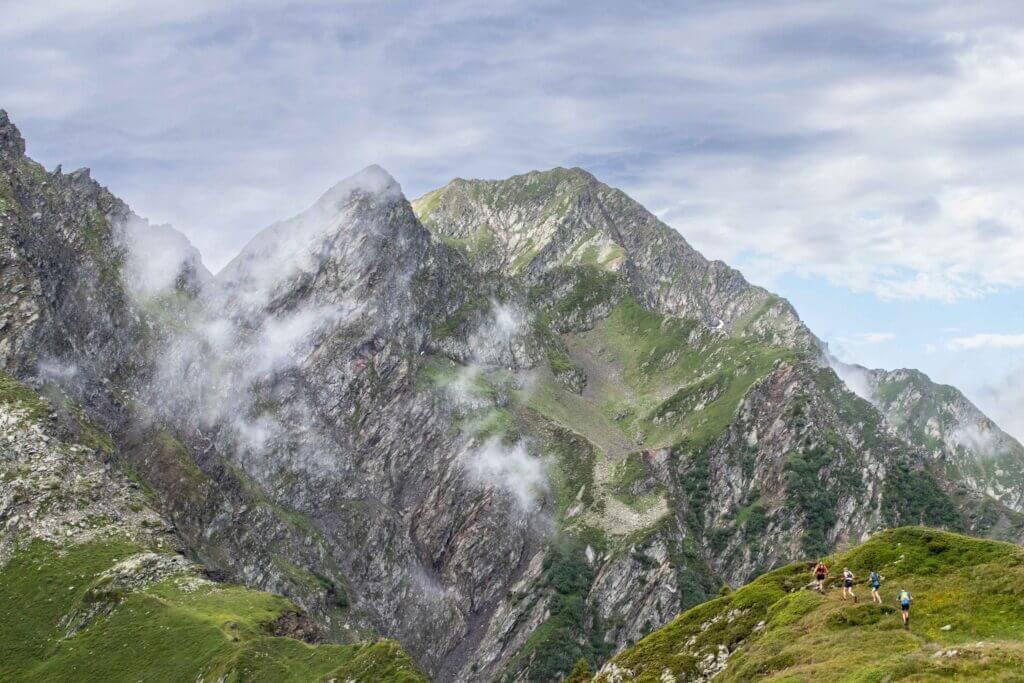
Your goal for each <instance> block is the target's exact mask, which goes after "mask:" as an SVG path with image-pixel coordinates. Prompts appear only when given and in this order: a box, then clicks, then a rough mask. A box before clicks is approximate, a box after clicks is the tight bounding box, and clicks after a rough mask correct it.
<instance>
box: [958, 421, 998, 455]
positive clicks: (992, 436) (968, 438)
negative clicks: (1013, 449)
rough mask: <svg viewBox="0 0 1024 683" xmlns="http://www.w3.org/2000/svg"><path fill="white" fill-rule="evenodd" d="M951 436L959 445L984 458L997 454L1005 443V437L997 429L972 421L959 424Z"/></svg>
mask: <svg viewBox="0 0 1024 683" xmlns="http://www.w3.org/2000/svg"><path fill="white" fill-rule="evenodd" d="M949 438H950V439H951V440H952V441H953V442H954V443H956V444H957V445H959V446H962V447H963V448H966V449H967V450H969V451H971V452H972V453H974V454H975V455H977V456H980V457H984V458H991V457H994V456H996V455H997V454H998V451H999V450H1001V448H1000V447H1001V446H1002V445H1003V443H1002V442H1003V439H1002V438H1000V434H999V433H998V432H997V431H996V430H995V429H992V428H991V427H986V426H984V425H978V424H972V423H965V424H961V425H959V426H958V427H957V428H956V429H955V430H954V431H953V432H952V433H951V434H950V435H949Z"/></svg>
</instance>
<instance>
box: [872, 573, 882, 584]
mask: <svg viewBox="0 0 1024 683" xmlns="http://www.w3.org/2000/svg"><path fill="white" fill-rule="evenodd" d="M871 583H873V584H875V585H876V586H877V585H878V584H880V583H882V577H881V576H879V575H878V572H871Z"/></svg>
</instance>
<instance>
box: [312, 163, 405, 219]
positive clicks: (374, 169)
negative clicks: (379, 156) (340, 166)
mask: <svg viewBox="0 0 1024 683" xmlns="http://www.w3.org/2000/svg"><path fill="white" fill-rule="evenodd" d="M354 194H363V195H367V196H371V197H380V198H381V199H383V200H396V199H400V198H402V197H403V195H402V186H401V185H399V184H398V181H397V180H395V179H394V178H393V177H392V176H391V174H390V173H388V172H387V171H385V170H384V169H383V168H381V167H380V166H378V165H377V164H371V165H369V166H367V167H366V168H364V169H362V170H361V171H359V172H357V173H354V174H352V175H350V176H348V177H347V178H345V179H343V180H341V181H339V182H337V183H335V185H334V186H333V187H331V189H329V190H327V192H325V193H324V194H323V195H322V196H321V197H320V199H319V200H318V201H317V206H319V207H321V208H328V209H336V208H338V207H340V206H341V205H342V204H344V203H346V202H347V201H348V200H349V199H350V198H351V197H352V195H354Z"/></svg>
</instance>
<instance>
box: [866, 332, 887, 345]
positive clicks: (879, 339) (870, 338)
mask: <svg viewBox="0 0 1024 683" xmlns="http://www.w3.org/2000/svg"><path fill="white" fill-rule="evenodd" d="M856 338H857V339H858V340H860V341H862V342H864V343H865V344H881V343H883V342H887V341H892V340H893V339H895V338H896V335H895V334H893V333H892V332H862V333H861V334H858V335H857V337H856Z"/></svg>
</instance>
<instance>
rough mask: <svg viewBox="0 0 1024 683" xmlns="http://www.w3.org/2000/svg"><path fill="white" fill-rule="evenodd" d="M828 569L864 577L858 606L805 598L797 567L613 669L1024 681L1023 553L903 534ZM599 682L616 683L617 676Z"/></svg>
mask: <svg viewBox="0 0 1024 683" xmlns="http://www.w3.org/2000/svg"><path fill="white" fill-rule="evenodd" d="M830 564H831V567H832V568H833V571H834V572H835V573H838V572H841V571H842V568H843V567H844V566H848V567H850V569H851V570H852V571H853V572H854V573H855V574H856V575H857V576H858V577H859V579H860V583H859V585H858V586H857V590H858V592H859V595H860V598H861V600H860V603H859V604H853V603H852V602H844V601H842V600H841V599H840V591H839V590H838V588H837V587H833V588H832V589H830V590H829V591H827V592H826V594H825V595H819V594H818V593H817V592H815V591H811V590H807V589H806V585H807V583H808V581H809V579H810V574H809V570H808V565H807V564H806V563H797V564H792V565H789V566H787V567H784V568H782V569H779V570H776V571H773V572H771V573H769V574H766V575H764V576H762V577H760V578H758V579H757V580H755V581H753V582H751V583H750V584H748V585H747V586H745V587H743V588H741V589H739V590H737V591H735V592H733V593H730V594H727V595H725V596H722V597H720V598H717V599H716V600H712V601H710V602H707V603H704V604H702V605H699V606H697V607H694V608H693V609H691V610H689V611H687V612H685V613H683V614H682V615H680V616H679V617H677V618H676V619H675V620H674V621H672V622H671V623H670V624H668V625H667V626H665V627H664V628H662V629H660V630H658V631H655V632H654V633H652V634H651V635H650V636H648V637H647V638H645V639H643V640H642V641H640V642H639V643H638V644H637V645H636V646H635V647H633V648H631V649H629V650H626V651H625V652H623V653H621V654H620V655H619V656H617V657H616V658H615V659H614V660H613V661H612V663H611V665H610V668H611V667H615V668H618V669H619V670H622V671H625V672H628V673H626V674H625V676H626V677H625V678H624V679H623V680H639V681H659V680H663V679H662V676H663V674H665V672H667V673H668V674H671V675H672V676H675V677H676V678H677V679H679V680H682V679H683V678H684V677H693V676H696V675H700V674H705V675H706V674H707V672H708V671H709V668H708V667H709V662H712V661H713V662H715V663H716V664H717V665H718V666H722V665H724V669H723V670H722V671H721V673H720V674H719V677H718V678H716V679H715V680H721V681H747V680H773V681H810V680H835V681H886V680H914V681H926V680H940V679H942V680H948V679H957V680H994V681H999V680H1006V681H1010V680H1021V673H1020V672H1021V671H1024V600H1022V598H1024V551H1022V550H1021V549H1020V548H1018V547H1016V546H1012V545H1009V544H1005V543H999V542H996V541H987V540H980V539H974V538H969V537H966V536H961V535H958V534H953V533H947V532H941V531H935V530H931V529H926V528H922V527H904V528H900V529H892V530H888V531H884V532H882V533H879V534H877V535H876V536H874V537H873V538H872V539H871V540H870V541H868V542H866V543H864V544H863V545H861V546H858V547H856V548H854V549H853V550H850V551H848V552H846V553H842V554H839V555H838V556H836V557H834V558H831V563H830ZM875 569H877V570H878V571H879V572H880V573H881V574H882V576H883V577H884V584H883V587H882V597H883V603H882V604H881V605H875V604H872V603H871V600H870V596H869V589H868V588H867V586H866V585H864V583H863V580H864V579H865V578H866V577H867V576H868V575H869V573H870V572H871V571H872V570H875ZM900 588H906V589H907V590H909V591H910V592H911V593H912V594H913V596H914V606H913V609H912V620H911V625H912V628H911V629H910V630H909V631H906V630H904V629H903V628H902V626H901V620H900V617H899V610H898V607H897V605H896V601H895V596H896V594H897V591H899V589H900ZM710 666H712V667H714V666H715V664H712V665H710ZM599 678H600V679H601V680H610V679H611V673H610V671H605V673H604V674H603V676H601V677H599Z"/></svg>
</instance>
